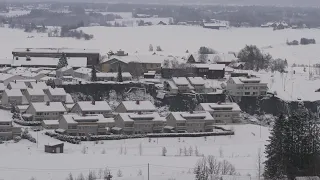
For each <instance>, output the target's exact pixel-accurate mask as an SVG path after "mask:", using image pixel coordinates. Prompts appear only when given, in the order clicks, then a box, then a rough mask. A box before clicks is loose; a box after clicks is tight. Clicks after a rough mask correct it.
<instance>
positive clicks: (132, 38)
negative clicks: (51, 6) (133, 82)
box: [0, 25, 320, 64]
mask: <svg viewBox="0 0 320 180" xmlns="http://www.w3.org/2000/svg"><path fill="white" fill-rule="evenodd" d="M81 29H82V30H84V32H86V33H89V34H93V35H94V39H93V40H90V41H85V40H76V39H72V38H56V37H52V38H48V37H47V34H37V33H25V32H23V31H21V30H12V29H8V28H0V38H1V39H2V41H3V42H5V43H4V44H5V46H2V47H1V51H0V52H1V55H0V58H5V57H9V58H11V57H12V55H11V51H12V49H14V48H17V47H21V48H24V47H72V48H92V49H100V51H101V53H102V54H106V53H107V52H108V51H110V50H113V51H116V50H119V49H123V50H125V51H126V52H128V53H135V52H136V51H137V52H138V53H147V52H148V48H149V44H153V46H154V47H156V46H158V45H159V46H161V48H162V49H163V50H164V51H163V52H162V54H171V55H186V54H185V51H186V50H189V52H196V51H197V50H198V49H199V47H200V46H209V47H211V48H213V49H215V50H217V51H219V52H224V53H225V52H229V51H233V52H237V51H239V50H240V49H242V48H243V47H244V46H245V45H246V44H254V45H257V46H258V47H260V48H263V51H264V52H269V53H271V54H272V55H273V56H274V58H286V59H287V60H288V63H289V64H293V63H296V64H309V62H310V63H311V64H313V63H317V62H318V59H319V54H318V49H320V45H319V44H315V45H307V46H301V45H299V46H287V45H286V41H287V39H288V40H290V41H292V40H294V39H296V40H300V38H302V37H306V38H315V40H316V41H317V42H319V41H320V29H301V30H294V29H286V30H279V31H273V30H272V29H270V28H230V29H226V30H211V29H204V28H202V27H197V26H161V25H155V26H148V27H123V28H117V27H86V28H81ZM28 36H29V37H30V36H34V38H28ZM270 46H271V47H272V48H270Z"/></svg>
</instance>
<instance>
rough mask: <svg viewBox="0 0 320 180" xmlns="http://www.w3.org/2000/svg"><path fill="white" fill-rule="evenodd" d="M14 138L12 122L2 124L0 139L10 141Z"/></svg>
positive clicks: (0, 123)
mask: <svg viewBox="0 0 320 180" xmlns="http://www.w3.org/2000/svg"><path fill="white" fill-rule="evenodd" d="M12 138H13V134H12V122H11V121H9V122H0V139H2V140H9V139H12Z"/></svg>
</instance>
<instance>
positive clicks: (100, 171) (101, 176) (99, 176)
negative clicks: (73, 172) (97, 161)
mask: <svg viewBox="0 0 320 180" xmlns="http://www.w3.org/2000/svg"><path fill="white" fill-rule="evenodd" d="M98 178H99V179H102V178H103V170H102V169H99V171H98Z"/></svg>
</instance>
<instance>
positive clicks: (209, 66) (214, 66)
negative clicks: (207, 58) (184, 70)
mask: <svg viewBox="0 0 320 180" xmlns="http://www.w3.org/2000/svg"><path fill="white" fill-rule="evenodd" d="M192 66H193V67H196V68H206V69H209V70H223V69H225V67H226V65H224V64H192Z"/></svg>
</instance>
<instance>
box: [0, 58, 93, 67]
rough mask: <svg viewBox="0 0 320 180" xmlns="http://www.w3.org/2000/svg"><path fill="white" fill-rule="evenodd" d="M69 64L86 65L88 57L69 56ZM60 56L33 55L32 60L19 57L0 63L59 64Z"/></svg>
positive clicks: (24, 64)
mask: <svg viewBox="0 0 320 180" xmlns="http://www.w3.org/2000/svg"><path fill="white" fill-rule="evenodd" d="M67 61H68V65H69V66H71V67H86V66H87V58H86V57H68V58H67ZM58 62H59V58H51V57H31V60H29V61H28V60H27V58H25V57H19V60H16V58H14V59H10V58H7V59H1V60H0V65H8V66H14V67H18V66H54V67H55V66H57V64H58Z"/></svg>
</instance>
